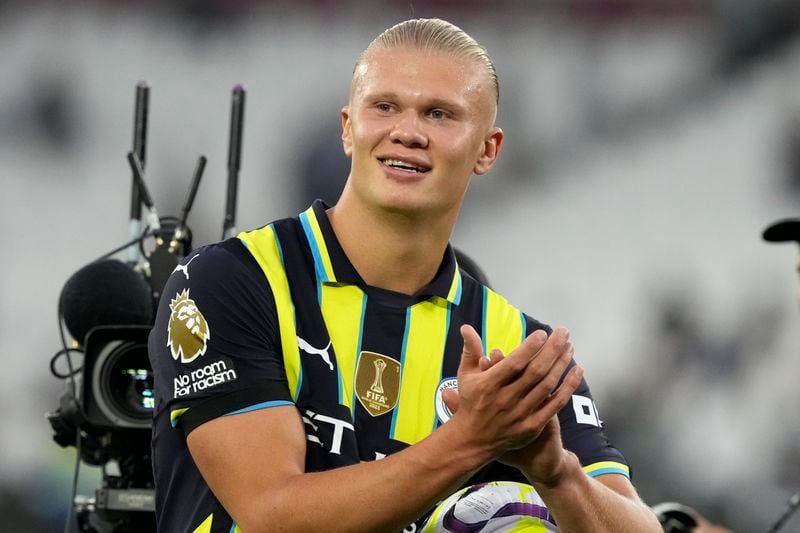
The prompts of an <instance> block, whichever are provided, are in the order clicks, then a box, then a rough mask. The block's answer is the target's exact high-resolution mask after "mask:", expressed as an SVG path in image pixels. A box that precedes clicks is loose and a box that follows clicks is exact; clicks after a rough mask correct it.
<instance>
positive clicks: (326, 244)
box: [299, 200, 461, 305]
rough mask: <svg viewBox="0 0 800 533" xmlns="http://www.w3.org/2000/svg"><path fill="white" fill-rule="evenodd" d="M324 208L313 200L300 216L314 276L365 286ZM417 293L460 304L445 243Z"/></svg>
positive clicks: (449, 250) (456, 276) (454, 268)
mask: <svg viewBox="0 0 800 533" xmlns="http://www.w3.org/2000/svg"><path fill="white" fill-rule="evenodd" d="M327 209H328V205H327V204H326V203H325V202H323V201H322V200H315V201H314V203H313V204H312V205H311V207H309V208H308V209H306V210H305V211H304V212H303V213H300V216H299V218H300V224H301V225H302V227H303V232H304V233H305V236H306V240H307V241H308V246H309V248H310V249H311V255H312V256H313V257H314V269H315V271H316V274H317V279H318V280H319V281H320V282H321V283H346V284H351V285H362V286H364V285H366V283H365V282H364V280H363V279H362V278H361V276H360V275H359V273H358V272H357V271H356V269H355V267H353V264H352V263H350V260H349V259H348V258H347V256H346V255H345V253H344V250H343V249H342V246H341V245H340V244H339V240H338V239H337V238H336V234H334V232H333V227H332V226H331V223H330V220H328V215H327V213H326V212H325V211H326V210H327ZM418 296H423V297H427V296H438V297H440V298H443V299H445V300H447V301H448V302H450V303H453V304H456V305H458V304H460V303H461V273H460V272H459V270H458V265H457V263H456V257H455V253H454V252H453V248H452V247H451V246H450V244H448V245H447V249H446V250H445V253H444V258H443V259H442V264H441V265H440V266H439V271H438V272H437V273H436V276H435V277H434V278H433V280H432V281H431V282H430V283H429V284H428V286H426V287H425V288H424V289H423V290H422V291H420V294H419V295H418Z"/></svg>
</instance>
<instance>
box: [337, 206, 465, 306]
mask: <svg viewBox="0 0 800 533" xmlns="http://www.w3.org/2000/svg"><path fill="white" fill-rule="evenodd" d="M328 218H329V219H330V222H331V226H332V227H333V231H334V233H336V237H337V239H338V240H339V243H340V244H341V246H342V248H343V249H344V252H345V253H346V254H347V257H348V259H350V262H351V263H352V264H353V266H354V267H355V269H356V271H358V273H359V275H360V276H361V277H362V278H363V279H364V281H365V282H366V283H367V284H368V285H372V286H373V287H380V288H382V289H388V290H391V291H395V292H399V293H402V294H408V295H414V294H417V293H418V292H419V291H420V290H422V289H423V288H424V287H425V286H426V285H428V283H430V282H431V281H432V280H433V278H434V276H435V275H436V272H437V271H438V269H439V266H440V265H441V262H442V257H443V256H444V251H445V248H446V247H447V241H448V240H449V239H450V234H451V232H452V229H453V225H454V224H455V216H438V217H435V219H434V217H425V216H422V215H420V216H415V215H413V214H412V215H410V214H408V213H402V212H387V211H385V210H382V209H380V208H375V207H373V206H365V205H363V204H362V203H360V202H355V201H350V200H349V199H348V196H347V195H346V194H345V195H342V197H341V198H340V199H339V203H337V204H336V206H335V207H333V208H331V209H330V210H328Z"/></svg>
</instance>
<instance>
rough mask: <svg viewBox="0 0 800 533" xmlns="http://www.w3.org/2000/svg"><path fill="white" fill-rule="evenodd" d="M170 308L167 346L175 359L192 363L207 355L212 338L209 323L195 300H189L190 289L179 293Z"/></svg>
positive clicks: (171, 302)
mask: <svg viewBox="0 0 800 533" xmlns="http://www.w3.org/2000/svg"><path fill="white" fill-rule="evenodd" d="M169 308H170V309H171V310H172V313H171V314H170V315H169V324H168V325H167V346H169V350H170V352H171V353H172V358H173V359H175V360H176V361H177V360H178V358H180V361H181V363H191V362H192V361H194V360H195V359H197V358H198V357H200V356H201V355H203V354H204V353H206V348H208V339H209V338H210V337H211V332H210V331H209V329H208V322H206V319H205V317H204V316H203V313H201V312H200V309H198V308H197V304H195V302H194V300H192V299H191V298H189V289H184V290H183V291H182V292H179V293H178V294H177V295H176V296H175V298H174V299H173V300H172V301H170V303H169Z"/></svg>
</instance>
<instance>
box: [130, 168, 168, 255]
mask: <svg viewBox="0 0 800 533" xmlns="http://www.w3.org/2000/svg"><path fill="white" fill-rule="evenodd" d="M128 164H129V165H130V167H131V171H133V182H134V184H135V185H136V186H137V188H138V190H139V194H140V195H141V198H142V202H143V203H144V205H145V206H147V210H148V211H149V213H148V214H147V222H148V226H149V227H150V229H151V231H152V232H153V233H154V234H156V241H159V240H160V237H158V233H159V231H160V230H161V222H160V221H159V220H158V214H157V213H156V206H155V205H154V204H153V198H152V197H151V196H150V192H149V191H148V190H147V185H146V184H145V183H144V176H143V174H144V171H143V170H142V164H141V162H140V161H139V157H138V156H137V155H136V154H135V153H134V152H128ZM159 244H160V243H159Z"/></svg>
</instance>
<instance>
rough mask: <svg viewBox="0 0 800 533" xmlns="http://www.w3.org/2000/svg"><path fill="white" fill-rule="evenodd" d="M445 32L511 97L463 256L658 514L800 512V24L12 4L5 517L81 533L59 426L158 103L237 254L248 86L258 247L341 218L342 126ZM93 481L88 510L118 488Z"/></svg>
mask: <svg viewBox="0 0 800 533" xmlns="http://www.w3.org/2000/svg"><path fill="white" fill-rule="evenodd" d="M412 16H439V17H442V18H447V19H448V20H451V21H452V22H454V23H456V24H458V25H459V26H461V27H463V28H464V29H465V30H467V31H468V32H469V33H471V34H472V35H473V36H475V37H476V38H477V39H478V40H479V41H481V42H482V43H484V44H485V45H486V46H487V48H488V49H489V52H490V54H491V55H492V56H493V58H494V60H495V62H496V64H497V68H498V71H499V74H500V81H501V91H502V96H501V110H500V116H499V118H498V123H499V125H501V126H502V127H503V128H504V130H505V132H506V135H507V141H506V149H505V150H506V151H505V153H504V154H503V157H502V158H501V160H500V163H499V165H498V166H497V167H496V169H495V170H494V171H493V172H492V173H491V174H490V175H488V176H486V177H482V178H477V179H475V180H474V182H473V185H472V190H471V192H470V194H469V195H468V200H467V202H466V204H465V206H464V209H463V217H462V220H461V221H460V224H459V226H458V228H457V231H456V234H455V235H454V239H453V240H454V242H455V243H456V244H457V245H458V246H460V247H461V248H463V249H464V250H466V251H467V252H468V253H469V254H471V255H472V256H473V257H474V258H475V259H476V260H477V261H478V262H479V263H480V264H481V265H482V267H483V268H484V270H485V271H486V272H487V274H488V276H489V278H490V280H491V281H492V283H493V285H494V286H495V287H496V288H497V289H499V290H500V291H501V292H503V293H504V294H506V295H508V296H509V297H510V299H511V300H512V301H513V302H514V303H515V304H517V305H519V306H520V307H522V308H523V309H525V310H526V311H528V312H529V313H530V314H532V315H534V316H536V317H537V318H539V319H541V320H543V321H546V322H549V323H551V324H554V325H555V324H565V325H567V326H569V327H570V328H571V330H572V334H573V338H574V342H575V344H576V348H577V356H576V357H577V358H578V359H579V361H580V362H581V363H582V364H583V365H584V366H585V367H586V369H587V376H588V378H589V380H590V383H591V384H592V388H593V392H594V395H595V398H596V401H597V404H598V407H599V411H600V416H601V418H602V419H603V420H604V421H605V424H606V426H607V428H608V432H609V433H610V434H611V436H612V440H613V441H614V442H615V443H616V444H617V445H618V446H619V447H620V448H621V449H622V450H623V451H624V453H625V454H626V455H627V457H628V458H629V460H630V462H631V464H632V468H633V473H634V480H635V482H636V484H637V486H638V488H639V490H640V493H641V494H642V496H643V498H644V499H645V500H646V501H647V502H648V503H651V504H654V503H657V502H660V501H665V500H677V501H680V502H683V503H686V504H689V505H692V506H694V507H696V508H697V509H699V510H701V512H703V513H704V514H706V515H707V516H708V517H709V518H710V519H712V520H715V521H717V522H721V523H723V524H726V525H727V526H728V527H731V528H733V529H735V530H736V531H740V532H744V531H760V530H765V529H766V528H767V526H768V524H769V523H771V522H772V521H773V520H774V519H776V518H777V517H778V515H779V514H780V512H781V511H782V509H783V508H784V506H785V501H786V499H787V498H788V497H789V496H790V495H791V494H792V493H794V492H796V491H797V490H798V489H800V416H798V406H799V405H800V392H798V376H800V350H799V349H798V348H800V335H798V329H800V316H799V313H798V306H797V302H796V296H797V287H796V285H797V279H796V278H797V274H796V272H795V265H796V257H797V250H796V247H795V246H794V245H784V246H773V245H767V244H766V243H764V242H763V241H762V240H761V238H760V233H761V231H762V229H763V228H764V227H765V226H766V225H768V224H769V223H771V222H772V221H773V220H775V219H777V218H780V217H783V216H793V215H800V38H798V36H800V3H798V2H797V1H796V0H661V1H658V0H648V1H645V0H605V1H601V0H595V1H590V0H572V1H567V0H563V1H534V0H496V1H494V2H477V1H471V0H461V1H456V0H450V1H447V0H437V1H431V2H422V1H419V0H416V1H413V0H412V1H408V0H406V1H399V0H398V1H394V0H375V1H372V2H355V1H339V2H337V1H334V0H316V1H311V0H306V1H289V0H285V1H276V2H256V1H254V0H237V1H231V0H227V1H225V0H217V1H214V0H203V1H199V0H198V1H168V2H164V1H161V2H156V1H152V0H150V1H122V0H118V1H112V0H105V1H99V0H94V1H92V0H85V1H82V2H55V1H38V0H35V1H31V0H29V1H25V2H23V1H9V0H6V1H0V183H1V185H0V221H2V225H3V227H4V228H5V230H4V233H3V235H2V237H0V239H1V242H2V247H0V250H2V254H3V260H2V261H0V280H1V281H0V288H1V292H2V295H3V296H2V300H1V301H0V357H1V358H2V359H0V360H2V361H3V363H4V364H3V367H2V372H0V406H2V408H3V415H2V424H0V517H2V519H1V520H2V522H3V527H2V528H1V529H3V530H4V531H9V532H14V531H26V532H38V531H56V530H60V529H61V528H63V520H64V517H65V514H66V509H67V507H68V505H69V491H70V484H71V474H72V466H73V464H74V458H75V453H74V449H68V450H64V449H61V448H59V447H58V446H57V445H56V444H55V443H53V441H52V439H51V434H52V431H51V429H50V427H49V426H48V424H47V422H46V420H45V418H44V413H45V412H46V411H50V410H53V409H55V407H56V404H57V400H58V397H59V395H60V394H61V392H62V390H63V384H62V383H61V382H60V381H59V380H57V379H56V378H54V377H52V376H51V375H50V373H49V371H48V359H49V357H50V355H52V354H53V353H54V352H55V351H56V350H57V349H58V347H59V340H58V333H57V329H56V321H55V317H56V304H57V299H58V295H59V291H60V289H61V287H62V285H63V284H64V282H65V281H66V280H67V278H68V277H69V276H70V275H71V273H73V272H74V271H76V270H77V269H78V268H80V267H81V266H82V265H84V264H85V263H86V262H88V261H89V260H91V259H93V258H95V257H97V256H98V255H100V254H101V253H104V252H106V251H108V250H110V249H112V248H114V247H115V246H117V245H119V244H122V243H123V242H124V241H125V240H127V218H128V211H129V201H130V200H129V194H130V171H129V170H128V166H127V162H126V160H125V154H126V152H127V151H128V150H129V149H130V146H131V139H132V129H133V101H134V89H135V85H136V83H137V82H139V81H140V80H146V81H147V82H148V83H149V84H150V85H151V87H152V89H151V97H150V125H149V136H148V145H147V150H148V156H147V158H148V160H147V181H148V184H149V186H150V189H151V192H152V194H153V196H154V198H155V201H156V205H157V207H158V210H159V213H160V214H161V215H178V214H179V209H180V206H181V203H182V202H183V199H184V196H185V194H186V190H187V187H188V184H189V179H190V176H191V174H192V171H193V170H194V164H195V161H196V159H197V157H198V156H199V155H200V154H205V155H207V156H208V158H209V164H208V166H207V168H206V173H205V177H204V181H203V183H202V185H201V187H200V192H199V195H198V197H197V200H196V202H195V207H194V210H193V212H192V215H191V216H190V219H189V225H190V226H191V228H192V229H193V232H194V244H195V245H202V244H205V243H209V242H212V241H215V240H218V239H219V238H220V237H221V233H222V222H223V218H222V217H223V208H224V204H225V198H224V190H225V176H226V163H227V142H228V120H229V111H230V91H231V88H232V87H233V86H234V85H235V84H237V83H241V84H244V85H245V87H246V88H247V104H246V114H245V128H244V149H243V150H244V151H243V163H242V171H241V175H240V196H239V206H238V227H239V228H240V229H246V228H251V227H256V226H260V225H263V224H264V223H265V222H267V221H269V220H271V219H274V218H277V217H281V216H285V215H289V214H293V213H295V212H296V211H298V210H299V209H301V208H303V207H304V206H306V205H307V204H308V203H309V202H310V201H311V200H312V199H313V198H315V197H318V196H321V197H324V198H327V199H328V200H329V201H332V200H334V199H335V197H336V193H337V191H338V188H339V187H340V186H341V184H342V182H343V180H344V178H345V177H346V169H347V160H346V159H345V158H344V156H343V155H341V148H340V142H339V127H340V122H339V109H340V107H341V105H342V104H343V103H344V102H345V101H346V98H347V91H348V83H349V78H350V73H351V69H352V65H353V62H354V60H355V57H356V55H357V54H358V53H359V52H360V51H361V50H362V49H363V47H364V46H366V44H367V43H368V42H369V41H370V40H371V39H372V38H373V37H374V36H375V35H376V34H377V33H379V32H380V31H381V30H382V29H384V28H385V27H387V26H389V25H391V24H393V23H395V22H398V21H400V20H403V19H406V18H411V17H412ZM98 479H99V477H98V474H97V472H96V469H94V468H83V469H82V471H81V483H80V489H81V492H83V493H87V494H88V493H90V492H91V491H93V489H94V488H95V486H96V484H97V482H98ZM798 528H800V518H795V520H793V521H792V522H790V524H789V526H788V528H787V531H789V530H791V531H797V530H798Z"/></svg>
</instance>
